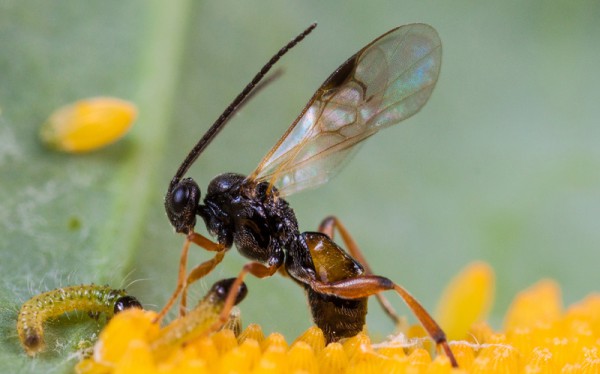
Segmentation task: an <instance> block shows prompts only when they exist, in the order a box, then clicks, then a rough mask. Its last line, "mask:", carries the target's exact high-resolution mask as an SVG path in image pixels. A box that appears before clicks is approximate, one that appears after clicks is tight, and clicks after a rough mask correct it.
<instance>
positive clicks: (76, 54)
mask: <svg viewBox="0 0 600 374" xmlns="http://www.w3.org/2000/svg"><path fill="white" fill-rule="evenodd" d="M599 17H600V5H599V4H598V2H595V1H587V2H578V6H574V5H572V2H569V1H553V2H548V1H542V0H538V1H530V2H522V1H503V2H494V3H488V4H482V3H473V2H467V1H453V2H446V1H436V2H426V3H424V2H414V1H398V0H394V1H380V2H374V3H370V4H369V5H368V6H366V5H365V2H364V1H329V2H323V1H288V2H282V1H261V2H239V1H218V2H216V1H214V2H200V1H198V2H194V1H184V0H180V1H171V2H161V1H158V0H156V1H128V2H121V1H103V2H93V3H91V2H85V3H84V2H78V1H62V2H52V3H50V2H45V1H41V0H40V1H25V2H22V1H16V0H12V1H2V2H0V49H1V50H2V53H0V110H1V114H0V256H1V265H0V266H1V268H0V270H1V274H2V278H1V281H0V335H1V336H2V338H0V345H1V347H2V348H1V349H0V357H1V359H0V362H2V363H1V364H0V367H2V365H6V367H4V369H5V370H3V371H10V370H8V369H12V371H13V372H15V371H21V372H26V371H48V370H50V369H51V368H54V369H55V370H56V371H63V370H68V369H69V368H70V367H71V365H72V364H73V363H74V362H75V360H73V359H72V358H71V359H68V358H65V357H66V355H62V354H57V353H56V352H55V351H60V352H63V351H66V352H72V351H73V350H74V348H73V346H74V345H75V344H77V342H79V339H80V338H81V336H85V334H87V333H89V332H85V331H84V332H81V331H78V326H79V325H80V324H77V323H75V322H74V321H75V320H73V319H71V320H65V319H63V320H62V325H59V326H56V325H55V328H54V329H49V335H48V338H47V339H48V341H49V343H50V347H51V348H52V350H51V351H50V352H48V353H47V354H45V355H43V357H42V358H41V359H39V360H30V359H28V358H27V357H26V356H25V355H24V354H23V352H22V350H21V348H20V347H19V345H18V340H17V337H16V332H15V317H16V314H17V311H18V308H19V306H20V304H21V303H22V302H23V301H25V300H26V299H28V298H29V297H31V296H32V295H34V294H36V293H38V292H43V291H46V290H49V289H53V288H56V287H60V286H66V285H71V284H78V283H91V282H95V283H109V284H110V285H112V286H115V287H123V286H128V290H129V291H131V293H133V294H135V295H136V296H138V297H139V298H140V299H141V300H142V301H143V302H144V303H145V305H146V306H147V307H149V308H153V309H158V308H160V307H161V306H162V305H163V303H164V302H165V300H166V298H167V297H168V295H169V294H170V292H171V291H172V290H173V288H174V286H175V280H176V269H177V264H178V259H179V252H180V248H181V244H182V243H183V237H181V236H179V235H176V234H174V233H173V231H172V229H171V227H170V225H169V223H168V220H167V218H166V216H165V214H164V210H163V205H162V200H163V195H164V192H165V191H166V188H167V184H168V181H169V180H170V178H171V177H172V175H173V174H174V172H175V170H176V168H177V167H178V164H179V162H181V161H182V160H183V158H184V157H185V154H186V153H187V151H188V150H189V149H190V148H191V147H192V145H193V144H194V143H195V142H196V140H197V139H198V138H199V137H200V136H201V135H202V133H203V132H204V131H205V129H207V127H208V126H209V125H210V124H211V123H212V122H213V121H214V119H216V117H217V116H218V115H219V114H220V113H221V111H222V110H223V109H224V108H225V106H226V105H227V104H228V103H229V102H230V100H231V99H232V98H233V97H234V96H235V95H237V93H238V92H239V91H240V90H241V89H242V88H243V86H244V85H245V84H246V83H247V82H248V81H249V80H250V78H251V77H252V76H253V75H254V73H255V72H256V71H258V69H259V68H260V67H261V66H262V64H263V63H264V62H265V61H266V60H267V59H268V58H269V57H270V56H271V55H272V54H273V53H274V52H275V51H276V50H278V49H279V48H280V47H281V46H282V45H283V44H284V43H285V42H287V41H288V40H289V39H291V38H292V37H293V36H294V35H296V34H297V33H298V32H300V31H301V30H302V29H304V28H305V27H306V26H307V25H308V24H310V23H312V22H315V21H317V22H319V27H318V28H317V30H316V31H315V32H314V33H313V34H312V35H310V36H309V37H308V38H307V40H306V41H304V42H303V43H302V44H301V45H300V46H298V47H297V48H295V49H294V50H293V51H292V52H291V53H290V54H289V55H287V56H286V57H285V58H284V59H283V61H282V63H281V64H280V65H279V66H280V67H281V68H283V69H284V70H285V74H284V75H283V76H282V77H281V78H280V79H279V80H278V81H277V82H276V83H275V84H272V85H270V86H269V88H268V89H266V90H264V91H263V92H261V93H260V95H258V96H257V97H256V98H254V99H253V100H252V101H251V103H250V104H249V105H247V106H246V107H244V109H243V111H242V112H240V113H238V114H237V115H236V117H235V118H234V119H233V120H232V121H231V123H230V125H229V126H228V128H226V129H225V130H224V131H223V132H222V133H221V134H220V135H219V137H218V138H217V139H216V140H215V141H214V142H213V144H211V146H210V147H209V148H208V149H207V151H206V152H205V154H204V155H203V156H202V158H201V159H200V160H198V162H196V164H195V165H194V167H193V168H192V169H191V170H190V172H189V173H188V174H189V175H190V176H193V177H194V178H195V179H196V180H197V181H198V183H199V184H200V186H201V188H202V189H203V191H204V190H205V188H206V185H207V183H208V182H209V181H210V179H211V178H212V177H214V176H215V175H217V174H219V173H222V172H226V171H235V172H241V173H249V172H251V171H252V170H253V169H254V168H255V167H256V165H257V163H258V162H259V160H260V159H261V158H262V156H263V155H264V154H265V153H266V152H267V150H268V149H269V148H270V147H271V146H272V144H273V143H274V142H275V141H276V140H277V139H278V137H279V136H280V135H281V134H283V132H284V131H285V129H286V128H287V126H288V125H289V124H290V123H291V122H292V120H293V119H294V118H295V117H296V115H297V114H298V113H299V112H300V110H301V109H302V107H303V106H304V104H305V103H306V101H307V100H308V98H310V96H311V95H312V93H313V92H314V90H315V89H316V88H317V87H318V86H319V85H320V83H321V82H322V81H323V80H324V79H325V78H326V77H327V76H328V75H329V74H330V73H331V72H332V71H333V70H334V69H335V68H336V67H337V66H338V65H339V64H340V63H341V62H343V61H344V60H345V59H346V58H347V57H349V56H350V55H351V54H353V53H354V52H356V51H357V50H358V49H360V48H361V47H362V46H363V45H365V44H367V43H368V42H370V41H371V40H372V39H374V38H375V37H377V36H378V35H380V34H382V33H384V32H386V31H387V30H389V29H391V28H393V27H395V26H398V25H402V24H407V23H412V22H425V23H429V24H431V25H432V26H434V27H435V28H436V29H437V30H438V32H439V34H440V37H441V39H442V43H443V63H442V72H441V76H440V79H439V81H438V84H437V87H436V89H435V90H434V92H433V95H432V97H431V99H430V100H429V102H428V104H427V105H426V107H425V108H424V109H423V110H422V111H421V112H420V113H419V114H418V115H416V116H415V117H413V118H411V119H409V120H407V121H406V122H404V123H402V124H400V125H398V126H395V127H393V128H391V129H388V130H385V131H384V132H383V133H382V134H380V135H377V136H375V137H373V138H372V139H369V140H368V141H367V144H365V145H364V146H363V148H362V150H361V151H360V152H359V153H358V154H357V156H356V157H355V158H354V159H353V160H352V162H351V163H349V164H348V166H347V167H346V168H345V169H344V170H343V172H342V173H340V175H339V176H338V177H336V178H335V179H334V180H333V181H331V182H330V183H329V184H327V185H326V186H324V187H321V188H319V189H317V190H312V191H307V192H304V193H301V194H298V195H294V196H292V197H291V198H290V199H289V202H290V204H291V205H292V207H293V208H294V209H295V212H296V214H297V217H298V220H299V222H300V225H301V229H302V230H314V229H315V228H316V227H317V225H318V224H319V222H320V220H321V219H322V218H323V217H325V216H327V215H329V214H336V215H337V216H339V217H340V218H341V219H342V220H343V221H344V223H345V224H346V225H347V227H348V228H349V229H350V230H351V232H352V233H353V235H354V237H355V239H356V240H357V241H358V243H359V244H360V246H361V248H362V249H363V251H364V252H365V255H366V256H367V258H368V259H369V261H370V264H371V266H372V268H373V269H374V270H375V271H376V272H377V273H379V274H382V275H386V276H388V277H390V278H391V279H393V280H395V281H397V282H399V283H401V284H403V285H404V286H405V287H406V288H407V289H409V290H410V291H411V292H412V293H413V294H414V295H415V296H416V297H417V298H418V299H419V300H421V301H422V302H423V304H424V305H425V306H426V307H427V308H428V309H429V310H434V309H435V305H436V302H437V300H438V298H439V296H440V293H441V291H442V289H443V288H444V286H445V284H447V283H448V281H449V280H450V279H451V277H452V276H453V275H454V274H456V273H457V272H458V271H459V270H460V269H461V268H462V267H463V266H465V265H466V264H467V263H469V262H471V261H473V260H484V261H487V262H488V263H490V264H491V265H492V266H493V267H494V269H495V270H496V273H497V297H496V302H495V306H494V309H493V312H492V316H491V317H490V320H491V321H492V322H493V323H494V325H495V326H496V327H500V326H501V318H502V315H503V314H504V313H505V310H506V308H507V306H508V304H509V303H510V300H511V299H512V297H513V296H514V295H515V293H516V292H518V291H519V290H522V289H523V288H525V287H527V286H529V285H531V284H532V283H534V282H536V281H537V280H539V279H541V278H546V277H549V278H553V279H555V280H556V281H558V282H559V283H560V285H561V286H562V289H563V293H564V299H565V302H566V303H567V304H568V303H572V302H575V301H577V300H579V299H581V298H583V297H584V296H585V295H587V294H589V293H590V292H593V291H597V290H598V281H599V280H600V275H599V274H598V270H597V268H598V263H599V261H600V255H599V249H600V223H599V222H600V220H599V219H598V217H599V216H600V147H599V146H598V143H599V142H600V126H599V125H598V124H599V120H598V118H600V105H599V99H600V70H599V69H598V66H600V48H599V47H598V40H599V39H600V23H598V19H599ZM96 95H114V96H119V97H122V98H125V99H130V100H132V101H134V102H136V103H137V104H138V105H139V109H140V118H139V120H138V122H137V124H136V125H135V128H134V130H133V131H132V132H131V133H130V134H129V135H128V136H127V137H126V138H125V139H124V140H123V141H121V142H120V143H118V144H116V145H113V146H111V147H108V148H106V149H104V150H101V151H99V152H95V153H92V154H88V155H83V156H73V155H62V154H57V153H53V152H51V151H48V150H46V149H44V148H43V147H42V146H41V145H40V144H39V142H38V140H37V131H38V129H39V126H40V125H41V123H42V122H43V121H44V120H45V118H46V117H47V116H48V115H49V113H50V112H51V111H52V110H54V109H55V108H57V107H58V106H61V105H63V104H65V103H68V102H71V101H74V100H77V99H81V98H84V97H89V96H96ZM200 231H201V232H203V230H202V229H200ZM192 252H193V253H192V256H191V258H190V263H192V264H195V263H199V262H201V261H203V260H205V259H207V258H208V257H209V255H208V253H206V252H204V251H202V250H199V249H196V248H194V249H193V251H192ZM245 261H246V260H245V259H243V258H242V257H241V256H240V255H239V254H238V253H237V252H236V251H235V250H232V251H231V253H230V254H229V255H228V256H227V257H226V259H225V261H224V263H223V264H222V265H221V266H220V267H219V268H218V269H217V270H216V271H215V272H214V273H213V274H211V276H210V277H207V278H206V279H205V280H203V281H201V282H199V283H198V284H196V285H195V286H194V287H193V289H192V291H191V292H192V300H194V299H196V298H198V297H200V296H201V295H202V294H203V293H204V292H205V291H206V290H207V289H208V287H210V285H211V284H212V283H213V282H214V281H216V280H217V279H220V278H224V277H231V276H234V275H235V274H237V273H238V271H239V270H240V268H241V266H243V264H244V263H245ZM247 283H248V285H249V288H250V294H249V297H248V298H247V300H246V301H245V302H244V303H243V305H242V313H243V320H244V322H245V323H250V322H258V323H260V324H262V326H263V328H264V330H265V332H266V333H269V332H271V331H281V332H284V333H285V334H286V335H287V337H288V340H289V341H291V340H293V339H294V337H295V336H296V335H297V334H299V333H300V332H302V331H303V330H305V329H306V328H307V327H308V326H310V324H311V322H310V316H309V313H308V310H307V307H306V301H305V299H304V295H303V293H302V291H301V289H300V288H299V287H297V286H296V285H295V284H294V283H293V282H291V281H290V280H288V279H284V278H282V277H280V276H275V277H273V278H271V279H264V280H257V279H252V278H249V279H248V281H247ZM389 298H390V299H391V301H392V303H393V304H394V305H395V306H396V307H397V308H398V309H400V311H401V312H402V313H403V314H409V312H408V311H407V309H406V308H404V306H403V305H402V303H401V301H400V300H399V298H397V297H396V296H394V295H393V294H390V295H389ZM410 318H411V320H413V321H414V318H413V317H412V316H410ZM368 325H369V328H370V330H371V331H372V332H373V333H374V334H376V335H379V336H384V335H386V334H387V333H389V332H391V330H392V325H391V323H390V322H389V321H388V320H387V319H386V318H385V317H384V316H383V315H382V312H381V311H380V309H379V308H378V306H377V305H376V304H375V303H372V304H371V312H370V314H369V318H368ZM65 329H69V331H70V332H69V334H66V333H65V332H64V330H65ZM88 329H91V330H92V331H93V330H94V329H95V325H94V324H93V323H91V324H90V326H88Z"/></svg>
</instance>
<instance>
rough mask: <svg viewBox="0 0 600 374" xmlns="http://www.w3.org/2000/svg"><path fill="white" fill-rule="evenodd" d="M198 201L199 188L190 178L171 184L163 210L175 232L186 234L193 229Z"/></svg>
mask: <svg viewBox="0 0 600 374" xmlns="http://www.w3.org/2000/svg"><path fill="white" fill-rule="evenodd" d="M199 201H200V187H198V185H197V184H196V182H195V181H194V180H193V179H192V178H185V179H183V180H181V181H180V182H178V183H171V185H170V186H169V190H168V191H167V196H166V197H165V210H166V211H167V216H168V217H169V221H171V225H173V227H174V228H175V231H177V232H183V233H186V234H187V233H189V232H190V231H191V230H192V229H193V228H194V226H195V225H196V208H197V207H198V203H199Z"/></svg>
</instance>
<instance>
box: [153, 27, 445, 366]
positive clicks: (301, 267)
mask: <svg viewBox="0 0 600 374" xmlns="http://www.w3.org/2000/svg"><path fill="white" fill-rule="evenodd" d="M315 27H316V24H313V25H311V26H310V27H308V28H307V29H306V30H305V31H304V32H302V33H301V34H300V35H298V36H297V37H296V38H295V39H293V40H292V41H291V42H289V43H288V44H287V45H285V46H284V47H283V48H282V49H281V50H279V52H277V53H276V54H275V55H274V56H273V57H272V58H271V60H269V62H267V64H265V65H264V66H263V68H262V69H261V70H260V71H259V73H257V75H256V76H255V77H254V79H253V80H252V81H251V82H250V83H249V84H248V85H247V86H246V87H245V88H244V90H243V91H242V92H241V93H240V94H239V95H238V96H237V97H236V98H235V99H234V100H233V102H232V103H231V104H230V105H229V106H228V107H227V108H226V109H225V111H224V112H223V114H221V116H220V117H219V118H218V119H217V120H216V122H215V123H214V124H213V125H212V126H211V127H210V128H209V129H208V130H207V131H206V133H205V134H204V135H203V136H202V138H201V139H200V140H199V141H198V143H197V144H196V145H195V146H194V147H193V148H192V150H191V151H190V153H189V154H188V155H187V157H186V158H185V160H184V161H183V163H182V164H181V165H180V167H179V169H178V170H177V172H176V174H175V176H174V177H173V179H172V180H171V182H170V184H169V187H168V190H167V194H166V196H165V201H164V204H165V209H166V212H167V216H168V218H169V220H170V221H171V224H172V225H173V227H174V228H175V231H176V232H178V233H183V234H185V235H186V241H185V243H184V246H183V250H182V254H181V258H180V265H179V276H178V282H177V288H176V290H175V292H174V293H173V295H172V296H171V298H170V299H169V301H168V302H167V304H166V305H165V307H164V308H163V310H162V311H161V313H160V314H159V317H158V318H157V319H160V318H162V317H163V316H164V315H165V314H166V312H167V311H168V310H169V309H170V307H171V306H172V305H173V304H174V302H175V300H176V299H177V297H178V296H179V295H180V294H181V302H180V313H181V314H183V313H185V305H186V292H187V287H188V286H189V285H190V284H191V283H193V282H195V281H196V280H198V279H200V278H202V277H204V276H205V275H206V274H208V273H209V272H211V271H212V270H213V269H214V268H215V267H216V266H217V265H218V264H219V263H220V262H221V261H222V259H223V257H224V255H225V252H226V251H227V250H228V249H229V248H231V247H232V246H233V245H235V246H236V247H237V249H238V251H239V252H240V253H241V254H242V255H244V256H245V257H247V258H249V259H250V260H251V262H249V263H248V264H246V265H245V266H244V267H243V269H242V271H241V272H240V273H239V275H238V277H237V280H236V283H237V285H234V286H232V290H234V291H233V292H231V293H230V294H229V296H228V297H227V300H226V303H225V307H224V309H223V311H222V313H221V320H222V322H225V321H226V319H227V317H228V316H229V311H230V309H231V307H232V306H233V304H234V301H235V299H236V294H235V290H237V289H238V287H239V285H240V284H241V282H242V281H243V279H244V277H245V276H246V275H247V274H248V273H250V274H252V275H254V276H256V277H259V278H264V277H268V276H271V275H273V274H274V273H275V272H276V271H277V270H280V269H281V270H282V271H284V272H285V273H287V274H288V275H289V276H290V277H291V278H292V279H293V280H294V281H295V282H296V283H298V284H299V285H301V286H302V287H303V288H304V289H305V290H306V292H307V295H308V300H309V304H310V307H311V311H312V315H313V320H314V321H315V324H316V325H317V326H319V327H320V328H321V329H322V330H323V331H324V333H325V336H326V339H327V341H328V342H332V341H337V340H339V339H341V338H345V337H350V336H353V335H356V334H357V333H358V332H360V331H361V330H362V327H363V325H364V323H365V316H366V313H367V298H368V297H369V296H373V295H374V296H376V297H377V298H378V300H379V302H380V304H381V305H382V307H383V309H384V310H385V311H386V313H387V314H388V315H389V316H390V317H391V318H392V319H394V320H395V321H397V320H398V317H397V316H396V314H395V312H394V311H393V309H392V308H391V306H390V304H389V303H388V301H387V300H386V299H385V298H384V296H382V295H381V292H382V291H387V290H394V291H396V293H397V294H398V295H399V296H400V297H401V298H402V299H403V300H404V301H405V302H406V304H407V305H408V306H409V307H410V309H411V310H412V311H413V313H414V314H415V316H416V317H417V318H418V319H419V321H420V322H421V324H422V325H423V326H424V328H425V329H426V330H427V332H428V333H429V335H430V336H431V337H432V339H433V340H434V341H435V343H436V344H437V345H438V346H439V347H441V348H442V349H443V350H444V352H445V354H446V355H447V356H448V357H449V359H450V361H451V363H452V365H453V366H457V364H456V360H455V358H454V356H453V354H452V351H451V350H450V347H449V345H448V343H447V341H446V337H445V334H444V332H443V331H442V329H441V328H440V327H439V326H438V324H437V323H436V322H435V321H434V320H433V318H432V317H431V316H430V315H429V313H427V311H426V310H425V309H424V308H423V307H422V306H421V305H420V304H419V302H418V301H417V300H416V299H415V298H414V297H413V296H411V295H410V294H409V293H408V292H407V291H406V290H405V289H404V288H403V287H401V286H399V285H398V284H396V283H394V282H393V281H391V280H390V279H388V278H385V277H382V276H378V275H374V274H373V272H372V271H371V269H370V268H369V266H368V264H367V263H366V261H365V259H364V257H363V255H362V254H361V252H360V250H359V248H358V246H357V245H356V243H355V242H354V240H353V239H352V238H351V236H350V234H349V232H348V231H347V230H346V228H345V227H344V226H343V225H342V224H341V222H340V221H339V220H338V219H337V218H335V217H329V218H327V219H325V220H324V221H323V223H322V224H321V226H320V228H319V232H300V231H299V229H298V222H297V220H296V217H295V215H294V212H293V210H292V208H291V207H290V206H289V205H288V203H287V201H286V200H285V197H287V196H289V195H291V194H292V193H296V192H299V191H302V190H305V189H307V188H313V187H316V186H319V185H321V184H323V183H325V182H327V181H328V180H330V179H331V178H332V177H333V176H334V174H335V173H336V172H338V171H339V170H340V169H341V167H342V166H343V165H344V164H345V163H344V161H346V160H348V158H349V156H350V155H351V154H353V153H354V152H355V151H356V150H357V149H358V148H359V147H358V145H360V144H361V143H362V142H363V141H364V140H366V139H367V138H369V137H371V136H372V135H374V134H375V133H377V132H378V131H379V130H382V129H384V128H386V127H389V126H392V125H395V124H397V123H399V122H401V121H403V120H405V119H407V118H409V117H411V116H412V115H414V114H415V113H417V112H418V111H419V110H420V109H421V108H422V107H423V106H424V105H425V103H426V102H427V100H428V99H429V97H430V95H431V92H432V90H433V88H434V86H435V83H436V81H437V79H438V75H439V71H440V65H441V42H440V39H439V36H438V34H437V32H436V31H435V30H434V29H433V28H432V27H431V26H429V25H426V24H418V23H416V24H409V25H404V26H400V27H398V28H395V29H392V30H390V31H388V32H387V33H385V34H383V35H381V36H380V37H378V38H377V39H375V40H373V41H372V42H371V43H369V44H368V45H366V46H365V47H363V48H362V49H361V50H359V51H358V52H357V53H356V54H354V55H353V56H352V57H350V58H349V59H348V60H346V62H344V63H343V64H342V65H341V66H340V67H339V68H337V69H336V70H335V71H334V72H333V73H332V74H331V75H330V76H329V78H327V79H326V80H325V82H324V83H323V84H322V85H321V86H320V87H319V89H318V90H317V91H316V92H315V94H314V95H313V97H312V98H311V99H310V101H309V102H308V104H307V105H306V106H305V107H304V109H303V110H302V112H301V113H300V115H299V116H298V117H297V118H296V120H295V121H294V122H293V123H292V125H291V126H290V127H289V128H288V130H287V131H286V132H285V134H284V135H283V136H282V137H281V138H280V139H279V141H278V142H277V143H276V144H275V146H273V148H272V149H271V150H270V151H269V152H268V153H267V155H266V156H265V157H264V158H263V160H262V161H261V162H260V163H259V164H258V167H257V168H256V169H255V170H254V171H253V172H252V173H250V174H249V175H248V176H245V175H241V174H234V173H225V174H221V175H219V176H217V177H215V178H214V179H212V181H211V182H210V183H209V185H208V188H207V191H206V194H205V196H204V199H203V201H202V202H201V201H200V197H201V194H200V188H199V187H198V185H197V184H196V182H195V181H194V180H193V179H192V178H184V175H185V174H186V172H187V171H188V169H189V167H190V166H191V165H192V164H193V163H194V161H195V160H196V159H197V158H198V157H199V156H200V154H201V153H202V152H203V151H204V149H205V148H206V146H208V144H210V142H211V141H212V140H213V139H214V137H215V136H216V135H217V134H218V133H219V131H220V130H221V129H223V127H224V126H225V124H226V123H227V121H228V120H229V119H230V118H231V116H232V114H233V113H235V112H236V110H238V109H239V107H240V106H241V105H242V104H243V103H244V101H245V100H246V99H248V98H249V97H250V96H251V94H252V93H253V92H255V90H256V89H257V88H260V87H261V85H260V84H259V83H261V81H262V79H263V78H264V77H265V76H266V75H267V73H268V72H269V70H270V69H271V68H272V67H273V65H274V64H275V63H276V62H277V61H278V60H279V59H280V58H281V57H282V56H283V55H284V54H285V53H287V51H288V50H289V49H291V48H292V47H294V46H295V45H296V44H297V43H299V42H300V41H301V40H302V39H304V37H305V36H306V35H308V34H309V33H310V32H311V31H312V30H313V29H314V28H315ZM263 83H264V81H263ZM197 216H199V217H201V218H202V220H203V221H204V223H205V225H206V228H207V230H208V232H209V233H210V234H211V235H212V236H214V237H216V241H212V240H210V239H209V238H207V237H205V236H203V235H201V234H199V233H197V232H195V231H194V228H195V226H196V217H197ZM336 230H337V231H338V232H339V233H340V235H341V237H342V240H343V242H344V243H345V245H346V247H347V250H348V252H346V251H345V250H344V249H342V248H341V247H340V246H338V245H337V244H335V243H334V242H333V233H334V231H336ZM191 243H195V244H196V245H198V246H200V247H202V248H204V249H206V250H208V251H212V252H215V256H214V257H213V258H212V259H210V260H208V261H206V262H204V263H201V264H200V265H198V266H196V267H195V268H194V269H192V270H191V272H189V274H186V264H187V254H188V249H189V246H190V244H191Z"/></svg>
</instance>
